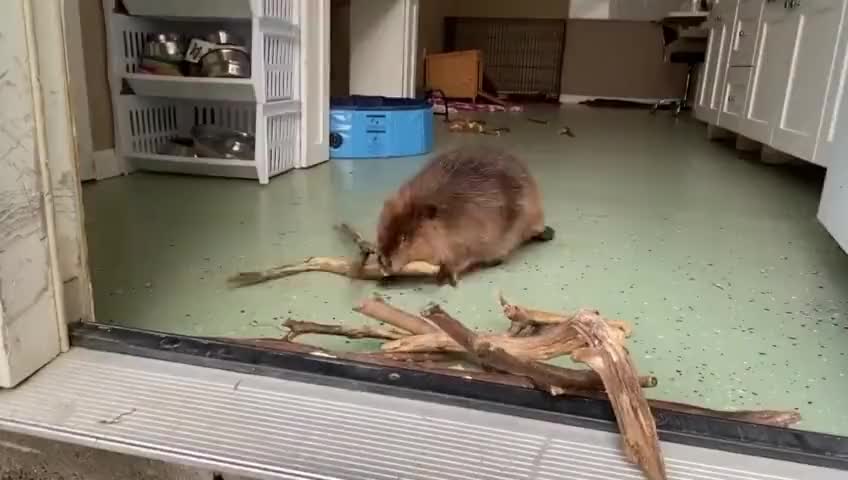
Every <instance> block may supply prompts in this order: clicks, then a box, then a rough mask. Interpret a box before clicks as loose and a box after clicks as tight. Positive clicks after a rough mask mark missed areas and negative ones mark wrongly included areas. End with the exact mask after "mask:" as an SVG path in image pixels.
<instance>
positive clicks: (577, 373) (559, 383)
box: [422, 305, 657, 395]
mask: <svg viewBox="0 0 848 480" xmlns="http://www.w3.org/2000/svg"><path fill="white" fill-rule="evenodd" d="M422 314H423V315H424V316H425V317H427V318H428V319H429V320H430V321H431V322H433V324H434V325H436V326H437V327H439V329H440V330H442V331H443V332H444V333H445V335H447V336H448V337H449V338H450V339H451V340H452V341H453V342H454V343H455V344H456V345H458V346H460V347H461V348H462V349H463V350H465V351H466V352H468V354H469V355H470V358H471V359H472V360H473V361H474V362H475V363H477V364H479V365H480V366H481V367H484V368H491V369H495V370H499V371H501V372H504V373H511V374H514V375H521V376H524V377H527V378H529V379H530V381H531V382H532V383H533V385H535V386H536V387H537V388H539V389H541V390H544V391H547V392H549V393H551V394H552V395H560V394H563V393H568V392H576V391H580V390H597V389H598V388H600V387H602V385H603V382H602V381H601V377H596V376H594V375H587V373H588V372H587V371H586V370H571V369H566V368H560V367H555V366H553V365H545V364H542V363H539V362H536V361H533V360H528V359H524V358H519V357H516V356H514V355H512V354H511V353H509V352H508V351H506V350H505V349H504V348H501V347H498V346H496V345H493V344H492V343H491V342H488V341H485V340H483V339H482V337H478V336H477V335H476V334H474V333H473V332H472V331H471V330H469V329H468V328H466V327H465V326H464V325H462V323H460V322H459V321H457V320H456V319H454V318H453V317H451V316H450V315H448V314H447V312H445V311H444V310H442V308H441V307H439V306H438V305H433V306H431V307H429V308H428V309H427V310H425V311H424V312H423V313H422ZM507 338H508V337H507ZM644 381H645V385H646V386H656V383H657V382H656V379H655V378H651V377H648V378H645V379H644Z"/></svg>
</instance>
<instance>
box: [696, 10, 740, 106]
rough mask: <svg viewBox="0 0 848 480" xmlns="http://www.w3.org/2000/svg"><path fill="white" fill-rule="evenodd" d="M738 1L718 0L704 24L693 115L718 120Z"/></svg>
mask: <svg viewBox="0 0 848 480" xmlns="http://www.w3.org/2000/svg"><path fill="white" fill-rule="evenodd" d="M738 5H739V0H720V1H719V2H718V3H717V4H716V5H715V6H713V10H712V11H711V12H710V16H709V17H707V21H706V22H705V23H704V27H705V28H706V29H707V30H709V32H708V35H709V36H708V40H707V53H706V58H705V60H704V65H703V66H702V68H701V72H700V75H699V76H700V80H699V82H698V83H699V85H698V93H697V95H696V97H695V108H694V110H695V118H698V119H699V120H701V121H704V122H708V123H717V121H718V115H719V109H720V106H721V102H722V97H723V90H724V78H725V75H726V72H727V62H728V57H729V55H728V50H729V48H730V41H731V34H732V32H733V26H734V24H735V22H736V9H737V7H738Z"/></svg>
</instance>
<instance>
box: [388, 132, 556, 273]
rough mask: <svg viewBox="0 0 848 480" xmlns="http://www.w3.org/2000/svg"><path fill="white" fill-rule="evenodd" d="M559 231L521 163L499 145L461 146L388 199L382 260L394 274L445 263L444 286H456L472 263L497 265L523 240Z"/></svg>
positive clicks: (442, 266) (437, 159)
mask: <svg viewBox="0 0 848 480" xmlns="http://www.w3.org/2000/svg"><path fill="white" fill-rule="evenodd" d="M553 235H554V230H553V229H552V228H550V227H547V226H545V220H544V213H543V210H542V197H541V194H540V192H539V188H538V186H537V185H536V181H535V180H534V179H533V177H532V176H531V175H530V172H529V170H528V169H527V166H526V165H525V164H524V163H523V162H522V161H521V160H519V159H518V158H517V157H515V156H513V155H511V154H509V153H507V152H505V151H501V150H497V149H491V148H485V147H460V148H457V149H455V150H452V151H449V152H447V153H443V154H441V155H438V156H436V157H435V158H433V159H432V160H430V161H428V162H427V163H426V164H425V165H424V167H423V168H422V169H421V170H420V171H419V172H418V173H417V174H416V175H415V176H414V177H412V178H411V179H409V180H408V181H407V182H406V183H405V184H404V185H402V186H401V187H400V189H398V190H397V192H395V193H394V194H393V195H391V196H390V197H389V198H388V199H386V201H385V203H384V204H383V209H382V212H381V213H380V218H379V222H378V226H377V258H378V261H379V262H380V264H381V266H382V267H383V269H384V270H386V271H388V272H391V271H392V269H399V268H401V267H403V266H404V265H406V264H407V263H409V262H412V261H424V262H428V263H431V264H433V265H438V266H439V267H440V269H439V275H438V277H437V279H438V281H439V284H444V283H450V284H451V285H453V286H456V284H457V281H458V279H459V276H460V275H461V274H463V273H465V272H467V271H469V270H471V269H472V268H475V267H487V266H494V265H498V264H500V263H501V262H502V261H503V260H504V259H505V258H506V257H507V256H508V255H509V254H510V253H511V252H512V251H513V250H515V249H516V248H517V247H519V246H520V245H522V244H524V243H526V242H528V241H531V240H539V241H547V240H551V239H553Z"/></svg>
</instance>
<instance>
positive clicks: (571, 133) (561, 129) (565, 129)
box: [559, 127, 577, 138]
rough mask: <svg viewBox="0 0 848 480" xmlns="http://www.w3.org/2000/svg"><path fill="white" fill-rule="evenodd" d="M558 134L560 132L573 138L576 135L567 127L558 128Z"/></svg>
mask: <svg viewBox="0 0 848 480" xmlns="http://www.w3.org/2000/svg"><path fill="white" fill-rule="evenodd" d="M559 134H560V135H567V136H569V137H571V138H574V137H576V136H577V135H574V132H572V131H571V129H570V128H569V127H562V128H560V129H559Z"/></svg>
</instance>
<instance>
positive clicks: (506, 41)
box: [444, 17, 566, 97]
mask: <svg viewBox="0 0 848 480" xmlns="http://www.w3.org/2000/svg"><path fill="white" fill-rule="evenodd" d="M565 26H566V22H565V21H564V20H556V19H531V18H477V17H447V18H445V33H444V39H445V48H446V50H447V51H457V50H481V51H482V52H483V66H484V72H485V75H486V76H487V77H488V78H489V79H491V81H492V83H494V85H495V87H496V88H497V90H498V93H506V94H529V95H534V94H546V95H553V96H556V97H559V93H560V83H561V81H562V80H561V77H562V55H563V51H564V49H565Z"/></svg>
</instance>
